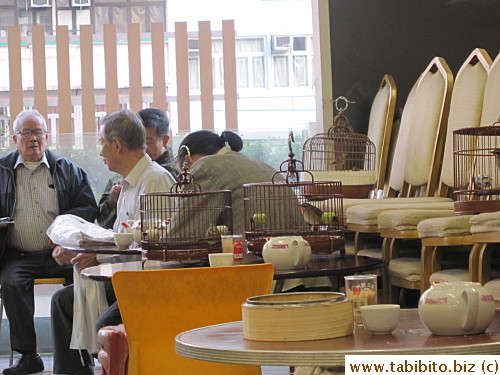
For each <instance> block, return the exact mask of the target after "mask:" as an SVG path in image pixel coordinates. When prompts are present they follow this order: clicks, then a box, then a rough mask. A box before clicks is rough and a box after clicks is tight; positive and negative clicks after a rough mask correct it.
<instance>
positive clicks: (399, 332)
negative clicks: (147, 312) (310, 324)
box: [175, 309, 500, 367]
mask: <svg viewBox="0 0 500 375" xmlns="http://www.w3.org/2000/svg"><path fill="white" fill-rule="evenodd" d="M175 350H176V352H177V354H180V355H182V356H184V357H187V358H192V359H198V360H202V361H210V362H222V363H236V364H252V365H268V366H322V367H343V366H344V359H345V355H347V354H379V355H393V354H394V355H396V354H403V355H404V354H406V355H423V354H450V355H461V354H467V355H471V354H477V355H488V354H495V355H499V354H500V309H497V311H496V315H495V319H494V321H493V323H492V324H491V325H490V327H489V328H488V329H487V330H486V332H485V333H483V334H480V335H473V336H434V335H432V334H431V333H430V332H429V330H428V329H427V328H426V327H425V326H424V325H423V323H422V322H421V320H420V318H419V315H418V311H417V310H416V309H411V310H401V316H400V320H399V324H398V326H397V328H396V330H395V331H394V332H393V333H392V334H391V335H373V334H371V333H370V332H368V331H367V330H365V329H364V327H363V326H356V327H355V328H354V334H353V335H351V336H347V337H341V338H336V339H328V340H314V341H297V342H259V341H249V340H245V339H244V338H243V327H242V322H233V323H225V324H218V325H214V326H209V327H203V328H198V329H194V330H191V331H187V332H183V333H181V334H179V335H177V337H176V338H175Z"/></svg>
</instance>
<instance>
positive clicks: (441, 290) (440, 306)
mask: <svg viewBox="0 0 500 375" xmlns="http://www.w3.org/2000/svg"><path fill="white" fill-rule="evenodd" d="M418 313H419V315H420V319H421V320H422V322H423V323H424V324H425V326H426V327H427V328H428V329H429V330H430V331H431V332H432V333H433V334H435V335H470V334H474V333H481V332H484V331H485V330H486V328H488V326H489V325H490V323H491V321H492V320H493V318H494V316H495V299H494V298H493V295H492V294H491V293H490V292H489V291H488V290H487V289H486V288H484V287H483V286H481V284H480V283H475V282H468V281H457V282H440V283H435V284H433V285H432V286H431V287H430V289H427V290H426V291H425V292H424V293H423V294H422V296H421V297H420V300H419V302H418Z"/></svg>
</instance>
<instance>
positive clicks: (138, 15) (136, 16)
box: [130, 6, 146, 33]
mask: <svg viewBox="0 0 500 375" xmlns="http://www.w3.org/2000/svg"><path fill="white" fill-rule="evenodd" d="M130 10H131V20H130V21H131V22H132V23H138V24H140V25H141V33H144V32H146V8H145V7H144V6H133V7H131V8H130Z"/></svg>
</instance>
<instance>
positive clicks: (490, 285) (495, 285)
mask: <svg viewBox="0 0 500 375" xmlns="http://www.w3.org/2000/svg"><path fill="white" fill-rule="evenodd" d="M484 287H485V288H486V289H488V291H489V292H490V293H491V294H493V298H495V301H500V279H494V280H490V281H488V282H487V283H486V284H484Z"/></svg>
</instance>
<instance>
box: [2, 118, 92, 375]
mask: <svg viewBox="0 0 500 375" xmlns="http://www.w3.org/2000/svg"><path fill="white" fill-rule="evenodd" d="M47 140H48V135H47V123H46V121H45V118H44V117H43V116H42V115H41V114H40V113H39V112H38V111H36V110H32V111H23V112H21V113H20V114H19V115H18V116H17V118H16V119H15V120H14V143H15V144H16V146H17V150H16V151H14V152H12V153H10V154H9V155H7V156H5V157H3V158H1V159H0V217H11V218H12V221H13V223H10V224H0V281H1V284H2V300H3V302H4V306H5V312H6V313H7V317H8V319H9V326H10V345H11V348H12V350H13V351H16V352H19V353H21V354H22V356H21V358H20V359H19V361H18V362H17V363H16V364H15V365H14V366H12V367H9V368H6V369H4V370H3V374H5V375H16V374H32V373H36V372H40V371H43V368H44V364H43V361H42V358H41V357H40V355H39V354H38V353H37V346H36V333H35V324H34V320H33V317H34V312H35V306H34V294H33V293H34V292H33V281H34V279H36V278H53V277H64V278H68V279H71V278H72V276H73V268H72V266H67V265H59V264H57V263H56V262H55V261H54V259H52V256H51V254H52V250H53V249H54V247H55V244H54V243H52V241H51V240H50V238H49V237H48V236H47V234H46V232H47V229H48V228H49V226H50V225H51V224H52V222H53V221H54V219H55V218H56V217H57V216H58V215H63V214H73V215H76V216H79V217H81V218H83V219H85V220H87V221H94V219H95V217H96V215H97V205H96V202H95V198H94V193H93V192H92V188H91V187H90V183H89V180H88V178H87V175H86V173H85V172H84V171H83V170H82V169H80V168H79V167H78V166H76V165H75V164H73V163H72V162H71V161H69V160H68V159H66V158H63V157H60V156H58V155H56V154H54V153H53V152H51V151H49V150H48V149H47Z"/></svg>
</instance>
